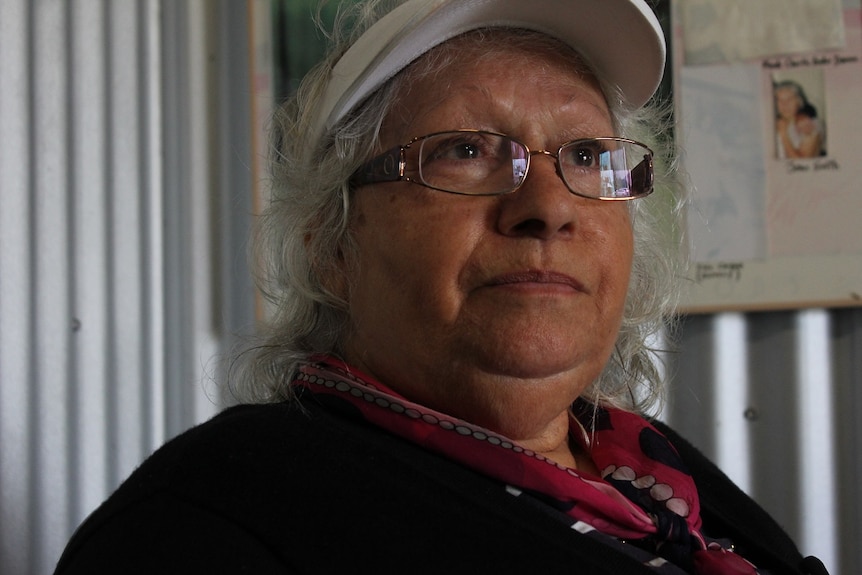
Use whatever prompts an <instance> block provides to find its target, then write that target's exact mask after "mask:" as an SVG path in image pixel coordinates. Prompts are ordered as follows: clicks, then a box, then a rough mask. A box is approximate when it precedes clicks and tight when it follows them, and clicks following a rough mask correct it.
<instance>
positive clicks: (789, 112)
mask: <svg viewBox="0 0 862 575" xmlns="http://www.w3.org/2000/svg"><path fill="white" fill-rule="evenodd" d="M775 106H776V107H777V108H778V115H779V116H781V117H782V118H785V119H787V120H792V119H793V118H795V117H796V113H797V112H798V111H799V109H800V108H801V107H802V98H800V97H799V94H797V93H796V90H794V89H793V88H779V89H778V90H776V91H775Z"/></svg>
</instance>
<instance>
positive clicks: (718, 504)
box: [652, 421, 826, 575]
mask: <svg viewBox="0 0 862 575" xmlns="http://www.w3.org/2000/svg"><path fill="white" fill-rule="evenodd" d="M652 423H653V424H654V425H655V426H656V427H657V428H658V429H659V431H661V432H662V433H663V434H664V435H665V436H666V437H667V438H668V440H669V441H670V442H671V443H672V444H673V445H674V447H676V449H677V451H678V452H679V454H680V456H681V457H682V459H683V461H684V462H685V463H686V465H687V466H688V467H689V471H690V472H691V475H692V477H693V478H694V482H695V484H696V485H697V490H698V494H699V496H700V504H701V517H702V519H703V531H704V533H705V534H706V535H708V536H710V537H715V538H725V537H726V538H729V539H731V540H732V541H733V543H734V545H735V546H736V548H737V549H738V550H739V552H740V553H741V554H742V555H743V556H744V557H746V558H748V559H750V560H751V561H752V562H754V563H755V565H757V566H758V567H761V568H765V569H767V570H769V572H770V573H776V574H778V573H787V574H791V573H822V574H823V575H826V570H825V568H824V569H822V571H818V570H811V568H810V567H811V565H812V564H814V563H816V564H818V565H820V566H821V568H822V564H821V563H820V562H819V561H818V560H816V559H815V558H813V557H809V558H806V559H805V560H803V558H802V555H801V554H800V552H799V550H798V549H797V547H796V544H795V543H794V542H793V540H792V539H791V538H790V536H789V535H788V534H787V533H786V532H785V531H784V529H783V528H782V527H781V526H780V525H779V524H778V523H777V522H776V521H775V519H773V518H772V516H771V515H769V513H767V512H766V511H765V510H764V509H763V508H762V507H760V505H758V504H757V503H756V502H755V501H754V500H753V499H751V498H750V497H749V496H748V495H746V494H745V493H744V492H743V491H742V490H741V489H739V487H737V486H736V484H734V483H733V481H731V480H730V478H729V477H728V476H727V475H726V474H725V473H724V472H723V471H721V469H719V468H718V466H716V465H715V464H714V463H713V462H712V461H710V460H709V459H708V458H707V457H706V456H705V455H704V454H703V453H701V452H700V450H698V449H697V448H696V447H694V446H693V445H692V444H691V443H689V442H688V441H687V440H686V439H684V438H683V437H682V436H680V435H679V434H678V433H677V432H676V431H674V430H673V429H671V428H670V427H669V426H667V425H665V424H663V423H661V422H657V421H654V422H652Z"/></svg>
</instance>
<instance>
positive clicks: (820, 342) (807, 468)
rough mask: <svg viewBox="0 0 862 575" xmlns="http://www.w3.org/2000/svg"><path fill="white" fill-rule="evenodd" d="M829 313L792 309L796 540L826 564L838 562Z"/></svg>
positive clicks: (817, 310) (819, 310)
mask: <svg viewBox="0 0 862 575" xmlns="http://www.w3.org/2000/svg"><path fill="white" fill-rule="evenodd" d="M830 319H831V318H830V316H829V314H828V313H827V312H826V311H825V310H821V309H811V310H804V311H800V312H798V313H796V314H795V317H794V324H795V325H794V326H793V333H794V336H795V337H794V339H795V342H794V344H795V348H796V350H797V351H796V353H797V357H796V365H797V367H796V370H797V373H798V374H799V377H798V388H797V393H798V399H797V412H796V414H795V419H796V423H797V427H796V434H797V442H798V445H799V453H798V458H799V461H800V462H802V465H801V466H800V467H801V470H800V478H799V483H800V497H799V506H798V510H797V512H798V514H799V518H800V520H799V533H800V541H799V545H800V547H801V548H802V549H803V550H806V549H816V550H817V553H818V555H819V556H820V559H821V560H822V561H823V562H824V563H825V564H827V565H833V566H834V565H837V564H838V548H837V545H836V538H837V536H838V526H837V517H838V513H837V512H838V500H837V477H836V476H837V470H838V465H837V461H836V457H835V453H834V451H833V446H834V445H835V441H836V433H835V427H836V426H835V422H836V420H835V409H834V404H833V401H834V399H833V395H834V394H833V389H834V386H835V383H836V382H835V379H834V377H833V374H832V362H831V357H832V350H831V345H830V340H829V333H830V331H831V329H830Z"/></svg>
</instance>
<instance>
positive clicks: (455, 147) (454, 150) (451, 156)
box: [433, 142, 481, 160]
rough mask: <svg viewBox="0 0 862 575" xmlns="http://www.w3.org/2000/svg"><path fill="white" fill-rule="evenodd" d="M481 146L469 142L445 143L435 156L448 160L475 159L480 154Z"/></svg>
mask: <svg viewBox="0 0 862 575" xmlns="http://www.w3.org/2000/svg"><path fill="white" fill-rule="evenodd" d="M480 155H481V154H480V152H479V146H477V145H475V144H471V143H467V142H459V143H450V144H444V145H442V146H440V147H438V148H437V150H436V151H435V152H434V154H433V157H434V158H437V159H446V160H475V159H477V158H479V156H480Z"/></svg>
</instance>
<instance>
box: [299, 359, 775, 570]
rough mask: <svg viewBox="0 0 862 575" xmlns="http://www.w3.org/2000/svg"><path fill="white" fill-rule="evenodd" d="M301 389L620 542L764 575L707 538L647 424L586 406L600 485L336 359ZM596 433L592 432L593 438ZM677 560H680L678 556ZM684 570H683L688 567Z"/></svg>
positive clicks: (302, 374)
mask: <svg viewBox="0 0 862 575" xmlns="http://www.w3.org/2000/svg"><path fill="white" fill-rule="evenodd" d="M293 385H295V386H300V387H304V388H307V389H308V390H309V391H311V392H312V393H315V394H331V395H336V396H339V397H341V398H343V399H345V400H347V401H349V402H350V403H352V404H353V405H354V406H355V407H356V408H358V410H359V411H360V412H361V413H362V415H363V417H364V418H365V419H366V420H367V421H369V422H370V423H373V424H374V425H377V426H378V427H381V428H383V429H386V430H387V431H389V432H391V433H394V434H396V435H398V436H401V437H403V438H405V439H408V440H410V441H412V442H414V443H416V444H418V445H420V446H422V447H424V448H425V449H428V450H431V451H434V452H436V453H439V454H442V455H444V456H446V457H448V458H450V459H452V460H454V461H457V462H458V463H460V464H462V465H464V466H466V467H468V468H471V469H474V470H476V471H479V472H481V473H483V474H485V475H488V476H490V477H493V478H495V479H497V480H499V481H502V482H505V483H506V484H509V485H512V486H515V487H518V488H520V489H523V490H525V491H530V492H533V493H538V494H541V495H543V496H544V497H546V498H548V497H549V498H552V499H553V500H555V507H557V508H559V509H563V510H564V511H565V512H566V513H567V514H568V515H569V516H571V517H572V518H573V519H575V520H577V521H580V522H583V523H585V524H587V525H589V526H590V527H592V528H594V529H596V530H598V531H600V532H602V533H605V534H606V535H611V536H613V537H617V538H619V539H625V540H629V541H638V540H648V539H649V540H652V541H653V542H654V543H655V544H656V547H657V554H659V555H662V556H667V555H668V554H667V553H663V552H662V550H663V547H664V548H665V549H664V550H665V551H667V550H668V549H672V548H676V549H680V548H681V549H684V551H685V553H684V555H687V554H689V553H690V557H689V558H688V559H687V560H686V561H685V562H686V563H689V567H690V568H692V569H693V572H694V573H695V574H696V575H719V574H728V573H729V574H737V573H738V574H740V575H742V574H745V575H755V574H757V573H758V571H757V569H756V568H755V567H754V566H753V565H752V564H751V563H749V562H748V561H746V560H745V559H743V558H742V557H740V556H739V555H737V554H736V553H734V552H732V551H730V550H729V549H726V548H724V547H722V546H721V545H719V544H718V543H716V542H710V541H707V540H706V539H705V538H704V536H703V535H702V534H701V532H700V528H701V519H700V502H699V499H698V494H697V488H696V486H695V484H694V481H693V479H692V478H691V475H689V473H688V472H687V470H686V467H685V464H684V463H683V462H682V460H681V459H680V457H679V455H678V454H677V452H676V449H675V448H674V447H673V446H672V445H671V444H670V442H669V441H668V440H667V439H666V438H665V437H664V436H663V435H662V434H661V433H660V432H659V431H658V430H657V429H656V428H655V427H653V426H652V425H651V424H650V423H649V422H648V421H647V420H645V419H644V418H643V417H641V416H639V415H636V414H634V413H630V412H627V411H623V410H619V409H612V408H596V407H594V406H591V405H587V404H580V403H577V404H576V405H575V406H574V408H573V412H572V417H571V424H570V425H571V433H572V436H573V437H574V439H575V440H576V441H578V442H579V443H580V445H581V447H582V448H583V449H584V450H585V451H586V452H587V453H589V455H590V457H591V458H592V460H593V462H594V463H595V464H596V467H597V468H598V469H599V470H600V472H601V477H595V476H592V475H590V474H586V473H583V472H578V471H577V470H574V469H571V468H568V467H565V466H563V465H561V464H558V463H556V462H554V461H552V460H550V459H548V458H546V457H544V456H543V455H541V454H539V453H535V452H533V451H531V450H529V449H525V448H523V447H522V446H520V445H518V444H517V443H515V442H514V441H512V440H510V439H508V438H506V437H504V436H502V435H499V434H497V433H494V432H493V431H489V430H487V429H484V428H481V427H478V426H476V425H473V424H471V423H469V422H466V421H463V420H460V419H457V418H454V417H451V416H449V415H446V414H444V413H440V412H437V411H434V410H433V409H429V408H427V407H424V406H422V405H419V404H416V403H413V402H411V401H409V400H407V399H406V398H404V397H402V396H401V395H399V394H398V393H397V392H395V391H394V390H392V389H391V388H389V387H387V386H386V385H384V384H382V383H380V382H378V381H376V380H374V379H373V378H371V377H370V376H368V375H366V374H363V373H361V372H359V371H358V370H356V369H354V368H352V367H350V366H348V365H347V364H345V363H343V362H341V361H339V360H336V359H334V358H331V357H325V358H317V361H315V362H312V363H308V364H304V365H303V366H302V367H301V368H300V369H299V372H298V374H297V376H296V377H295V379H294V382H293ZM585 430H589V432H587V431H585ZM668 558H669V559H671V560H672V561H673V560H678V556H677V555H676V554H675V553H670V557H668ZM680 566H681V567H683V565H680Z"/></svg>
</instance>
